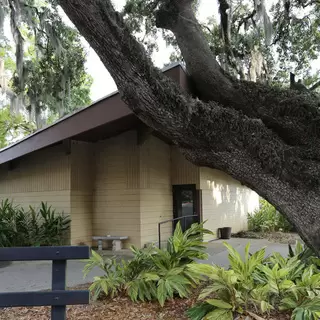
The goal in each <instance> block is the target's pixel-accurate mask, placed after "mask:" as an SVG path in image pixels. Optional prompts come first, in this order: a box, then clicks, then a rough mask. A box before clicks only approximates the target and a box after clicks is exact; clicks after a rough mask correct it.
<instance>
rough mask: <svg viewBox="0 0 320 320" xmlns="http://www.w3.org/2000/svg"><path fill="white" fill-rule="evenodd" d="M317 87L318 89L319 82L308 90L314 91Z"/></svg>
mask: <svg viewBox="0 0 320 320" xmlns="http://www.w3.org/2000/svg"><path fill="white" fill-rule="evenodd" d="M319 87H320V81H318V82H316V83H315V84H314V85H313V86H312V87H311V88H309V90H310V91H314V90H316V89H317V88H319Z"/></svg>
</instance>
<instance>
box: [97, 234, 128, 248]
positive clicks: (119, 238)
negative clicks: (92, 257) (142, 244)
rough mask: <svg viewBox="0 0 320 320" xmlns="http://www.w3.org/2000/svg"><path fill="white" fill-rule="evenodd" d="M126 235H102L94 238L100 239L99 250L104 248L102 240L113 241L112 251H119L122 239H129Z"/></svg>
mask: <svg viewBox="0 0 320 320" xmlns="http://www.w3.org/2000/svg"><path fill="white" fill-rule="evenodd" d="M127 239H129V237H126V236H100V237H92V240H95V241H98V250H102V241H112V251H119V250H121V249H122V240H127Z"/></svg>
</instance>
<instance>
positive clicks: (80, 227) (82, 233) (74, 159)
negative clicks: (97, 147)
mask: <svg viewBox="0 0 320 320" xmlns="http://www.w3.org/2000/svg"><path fill="white" fill-rule="evenodd" d="M92 151H93V148H92V145H91V144H89V143H85V142H75V141H73V142H72V147H71V194H70V203H71V217H72V223H71V243H72V244H74V245H77V244H80V243H85V244H87V245H91V243H92V241H91V240H92V216H93V203H92V200H93V199H92V197H93V181H94V177H95V166H94V165H92V161H93V159H94V157H93V154H92Z"/></svg>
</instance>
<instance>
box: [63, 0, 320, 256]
mask: <svg viewBox="0 0 320 320" xmlns="http://www.w3.org/2000/svg"><path fill="white" fill-rule="evenodd" d="M191 2H192V1H191V0H165V3H164V4H163V6H162V7H161V9H160V11H159V12H158V14H157V21H158V25H159V26H162V27H165V28H169V29H170V30H172V31H173V32H174V34H175V36H176V38H177V41H178V44H179V46H180V49H181V51H182V54H183V57H184V59H185V61H186V63H187V70H188V71H189V73H190V75H191V77H192V79H193V80H194V81H195V83H196V85H197V89H198V90H197V91H198V93H199V98H200V99H202V100H199V99H194V98H192V97H191V96H189V95H188V94H186V93H185V92H182V91H181V90H180V88H179V87H178V86H177V84H175V83H174V82H173V81H171V80H170V79H168V78H167V77H165V76H164V75H163V74H162V73H161V72H160V71H159V70H158V69H156V68H155V67H154V66H153V64H152V62H151V61H150V59H149V58H148V56H147V55H146V53H145V50H144V49H143V47H142V46H141V45H140V44H139V43H138V42H137V41H136V40H135V38H134V37H133V36H132V35H131V34H130V31H129V29H128V28H127V27H126V25H125V23H124V21H123V20H122V18H121V17H120V15H119V14H118V13H117V12H115V10H114V8H113V6H112V4H111V1H110V0H91V1H89V2H88V1H86V0H60V4H61V6H62V8H63V9H64V11H65V12H66V14H67V15H68V16H69V18H70V19H71V20H72V22H73V23H74V24H75V26H76V27H77V28H78V29H79V31H80V33H81V34H82V35H83V36H84V37H85V38H86V40H87V41H88V42H89V44H90V45H91V46H92V47H93V49H94V50H95V51H96V52H97V54H98V55H99V57H100V59H101V61H102V62H103V63H104V65H105V66H106V68H107V69H108V71H109V72H110V74H111V76H112V77H113V79H114V80H115V82H116V84H117V86H118V89H119V92H120V93H121V95H122V99H123V100H124V101H125V102H126V103H127V104H128V106H129V107H130V108H131V109H132V110H133V112H134V113H135V114H136V115H137V116H138V117H139V118H140V119H141V120H142V121H144V122H145V123H146V124H147V125H148V126H150V127H151V128H153V129H155V130H156V131H158V132H160V133H162V134H163V135H165V136H166V137H168V138H169V139H171V140H172V141H173V142H174V143H175V144H176V145H178V146H179V147H180V149H181V150H182V151H183V153H184V154H185V156H186V157H187V159H189V160H190V161H192V162H193V163H195V164H197V165H200V166H208V167H211V168H216V169H219V170H222V171H224V172H226V173H228V174H230V175H231V176H233V177H234V178H235V179H237V180H239V181H241V182H242V183H243V184H245V185H247V186H248V187H250V188H251V189H253V190H255V191H257V192H258V193H259V194H260V195H261V196H262V197H264V198H265V199H267V200H268V201H269V202H271V203H272V204H273V205H275V206H276V208H277V209H278V210H279V211H281V212H282V213H284V214H285V215H286V216H287V218H288V219H289V221H291V222H292V223H293V224H294V225H295V227H296V228H297V230H298V231H299V234H300V235H301V237H302V238H303V239H304V240H305V241H306V243H307V244H309V245H310V246H311V247H313V248H314V249H315V250H316V251H317V253H318V254H320V237H319V236H318V235H319V232H320V224H319V223H318V222H317V218H318V212H319V208H320V143H319V142H320V141H319V136H320V129H319V121H320V113H319V107H318V101H317V100H316V99H313V98H312V97H311V96H310V95H304V94H299V93H294V92H293V91H278V90H275V89H272V88H270V87H266V86H262V85H257V84H253V83H249V82H241V81H237V80H235V79H232V78H231V77H230V76H228V75H227V74H225V72H224V71H223V70H222V69H221V68H220V66H219V64H218V63H217V61H216V60H215V59H214V57H213V55H212V52H211V50H210V48H208V45H207V43H206V41H205V39H204V37H203V34H202V31H201V29H200V27H199V24H198V22H197V21H196V19H195V17H194V14H193V12H192V9H191ZM169 9H170V11H168V10H169ZM164 13H167V14H166V15H165V14H164ZM168 13H170V14H169V18H168ZM187 39H188V41H187ZM187 42H189V43H187Z"/></svg>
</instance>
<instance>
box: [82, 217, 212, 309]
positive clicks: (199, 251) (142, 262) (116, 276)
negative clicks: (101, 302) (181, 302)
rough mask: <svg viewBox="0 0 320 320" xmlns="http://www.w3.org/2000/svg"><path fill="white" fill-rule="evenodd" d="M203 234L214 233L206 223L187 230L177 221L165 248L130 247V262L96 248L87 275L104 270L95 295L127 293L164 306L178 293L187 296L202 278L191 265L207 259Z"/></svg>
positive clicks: (97, 279) (98, 280) (89, 262)
mask: <svg viewBox="0 0 320 320" xmlns="http://www.w3.org/2000/svg"><path fill="white" fill-rule="evenodd" d="M204 234H212V232H211V231H209V230H207V229H205V228H204V227H203V223H201V224H197V223H195V224H192V225H191V227H190V228H189V229H188V230H186V231H185V232H182V229H181V226H180V223H178V224H177V226H176V229H175V231H174V234H173V236H171V237H170V238H169V240H168V244H167V248H166V249H159V248H157V247H156V246H154V245H150V246H148V247H147V248H144V249H138V248H135V247H131V250H132V252H133V254H134V258H133V259H132V260H131V261H128V262H127V261H120V262H117V261H116V259H115V258H113V259H104V258H103V257H101V256H100V255H99V254H98V253H96V252H94V251H93V252H92V257H91V258H90V260H89V261H88V263H87V265H86V267H85V270H84V273H85V275H87V274H88V272H90V271H91V270H92V269H93V268H94V267H99V268H100V269H101V270H103V271H104V273H105V275H104V276H101V277H96V278H95V279H94V283H93V284H92V286H91V288H90V289H91V291H92V293H93V295H94V297H95V298H97V297H98V296H99V295H100V294H101V293H104V294H105V295H107V296H115V295H116V294H118V293H119V292H126V294H128V295H129V297H130V298H131V299H132V300H133V301H151V300H157V301H158V302H159V304H160V305H161V306H163V305H164V303H165V301H166V300H168V299H172V298H174V297H176V296H179V297H187V296H188V295H189V294H190V292H191V289H192V288H194V287H195V286H196V285H197V284H199V282H200V281H201V280H203V275H202V274H200V273H197V272H194V271H193V270H192V269H191V268H189V266H190V265H193V264H196V262H195V261H196V260H199V259H206V258H207V254H206V253H205V249H206V246H205V244H204V242H203V235H204Z"/></svg>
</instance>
